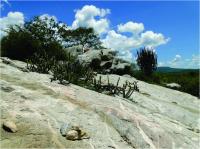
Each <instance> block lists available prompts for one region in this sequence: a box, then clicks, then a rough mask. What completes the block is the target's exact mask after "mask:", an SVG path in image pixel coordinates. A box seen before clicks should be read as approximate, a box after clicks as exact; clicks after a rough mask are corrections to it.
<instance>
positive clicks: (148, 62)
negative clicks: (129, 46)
mask: <svg viewBox="0 0 200 149" xmlns="http://www.w3.org/2000/svg"><path fill="white" fill-rule="evenodd" d="M137 64H138V66H139V67H140V69H141V70H142V72H143V73H144V74H145V75H146V76H150V75H151V74H152V72H153V71H154V70H156V68H157V55H156V53H155V52H154V51H153V49H149V48H145V47H144V48H141V49H140V51H137Z"/></svg>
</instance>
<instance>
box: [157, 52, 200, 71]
mask: <svg viewBox="0 0 200 149" xmlns="http://www.w3.org/2000/svg"><path fill="white" fill-rule="evenodd" d="M159 63H160V64H162V65H159V66H169V67H173V68H185V69H188V68H189V69H190V68H195V69H200V55H199V54H197V55H195V54H193V55H192V56H191V57H190V58H183V57H182V56H181V55H179V54H177V55H175V57H174V58H173V59H172V60H171V61H167V62H159Z"/></svg>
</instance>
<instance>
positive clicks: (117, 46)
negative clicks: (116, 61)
mask: <svg viewBox="0 0 200 149" xmlns="http://www.w3.org/2000/svg"><path fill="white" fill-rule="evenodd" d="M102 42H103V45H104V46H105V47H108V48H111V49H113V50H117V51H119V54H120V53H122V51H129V53H128V52H126V53H127V57H130V53H131V51H132V50H133V49H138V48H140V47H144V46H147V47H153V48H155V47H157V46H159V45H162V44H165V43H167V42H168V39H166V38H165V37H164V36H163V35H162V34H161V33H154V32H152V31H147V32H144V33H141V34H138V36H134V35H133V36H131V37H128V36H126V35H122V34H120V33H117V32H116V31H114V30H111V31H109V32H108V33H107V35H106V37H105V38H104V39H102ZM123 57H125V55H123Z"/></svg>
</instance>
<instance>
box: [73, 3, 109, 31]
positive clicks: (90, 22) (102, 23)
mask: <svg viewBox="0 0 200 149" xmlns="http://www.w3.org/2000/svg"><path fill="white" fill-rule="evenodd" d="M109 13H110V10H109V9H100V8H97V7H95V6H93V5H85V6H84V7H83V8H82V9H79V10H76V14H75V20H74V21H73V23H72V28H77V27H93V28H94V29H95V31H96V32H97V33H99V34H102V33H105V32H106V31H108V28H109V21H108V20H107V19H106V18H104V17H105V16H106V15H107V14H109ZM97 17H99V18H97Z"/></svg>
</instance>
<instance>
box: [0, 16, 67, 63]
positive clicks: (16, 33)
mask: <svg viewBox="0 0 200 149" xmlns="http://www.w3.org/2000/svg"><path fill="white" fill-rule="evenodd" d="M61 30H62V32H63V30H66V25H64V24H61V23H58V22H57V21H56V20H55V19H53V18H52V17H47V16H46V17H43V18H42V17H34V18H33V19H32V20H31V21H28V22H26V23H25V24H24V26H21V27H20V26H11V27H10V28H9V29H8V30H7V31H6V32H7V33H8V35H7V36H5V37H3V38H2V40H1V54H2V56H6V57H10V58H12V59H18V60H26V59H28V58H30V57H31V56H32V55H33V54H34V53H39V52H40V51H43V50H44V51H45V52H46V53H47V54H48V56H50V57H52V56H55V58H56V59H57V60H63V59H65V57H66V53H65V52H64V50H63V46H62V38H61V36H60V34H59V32H60V31H61Z"/></svg>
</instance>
